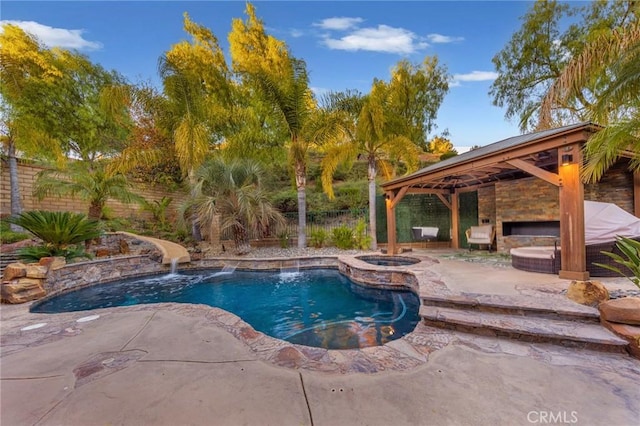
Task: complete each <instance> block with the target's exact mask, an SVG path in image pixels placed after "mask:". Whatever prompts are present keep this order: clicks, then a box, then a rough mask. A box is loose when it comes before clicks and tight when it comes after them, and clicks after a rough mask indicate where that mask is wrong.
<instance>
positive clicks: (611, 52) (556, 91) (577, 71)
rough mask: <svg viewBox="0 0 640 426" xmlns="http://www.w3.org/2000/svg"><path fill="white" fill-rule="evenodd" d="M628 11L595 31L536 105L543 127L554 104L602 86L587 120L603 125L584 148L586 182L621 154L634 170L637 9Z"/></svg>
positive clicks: (638, 164) (639, 127)
mask: <svg viewBox="0 0 640 426" xmlns="http://www.w3.org/2000/svg"><path fill="white" fill-rule="evenodd" d="M634 13H635V16H636V20H635V21H632V22H630V23H629V24H628V25H625V26H622V27H619V28H617V29H616V30H615V31H611V32H603V33H600V34H599V35H598V36H597V37H595V38H593V39H592V40H591V41H590V42H589V43H588V44H587V45H586V46H585V48H584V49H583V51H582V52H581V53H580V54H579V55H577V56H576V57H574V58H572V60H571V61H570V62H569V63H568V64H567V66H566V67H565V68H564V70H563V72H562V73H561V74H560V76H559V77H558V78H557V79H556V80H555V82H554V84H553V85H552V86H551V88H550V89H549V91H548V93H547V95H546V96H545V98H544V100H543V103H542V112H541V121H542V123H543V124H547V123H548V122H549V121H550V119H549V116H550V114H551V113H550V111H552V110H553V107H554V106H555V105H557V104H562V103H564V102H566V101H567V100H571V99H572V98H574V97H576V96H579V94H580V93H581V91H582V90H583V88H584V87H585V86H586V85H589V84H591V83H592V82H595V83H596V84H598V85H600V86H601V87H602V90H601V91H600V96H599V97H598V98H597V99H596V100H595V102H594V106H593V108H592V109H591V111H590V114H589V116H588V118H589V119H591V120H593V121H596V122H600V123H607V122H608V123H609V124H608V126H607V127H606V128H605V129H603V130H601V131H600V132H598V133H597V134H595V135H594V136H592V137H591V138H590V139H589V141H588V142H587V144H586V147H585V153H586V157H587V163H586V165H585V167H584V169H583V175H584V177H585V178H586V179H587V180H591V181H598V180H599V179H600V178H601V177H602V175H603V174H604V172H605V171H606V170H607V169H608V168H609V167H610V166H611V165H612V164H613V163H614V162H615V161H616V160H618V159H619V158H620V157H621V156H623V155H624V156H628V157H630V158H631V163H630V167H631V169H632V170H635V171H640V67H639V66H638V64H640V19H638V18H640V5H637V4H636V9H635V10H634ZM612 112H614V113H616V115H617V116H616V117H615V119H613V120H612V119H611V117H612Z"/></svg>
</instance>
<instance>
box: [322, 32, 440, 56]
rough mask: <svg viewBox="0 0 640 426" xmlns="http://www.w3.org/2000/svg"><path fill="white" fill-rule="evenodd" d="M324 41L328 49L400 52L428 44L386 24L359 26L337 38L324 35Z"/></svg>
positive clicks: (405, 52) (406, 51)
mask: <svg viewBox="0 0 640 426" xmlns="http://www.w3.org/2000/svg"><path fill="white" fill-rule="evenodd" d="M324 43H325V44H326V45H327V47H329V48H330V49H337V50H349V51H357V50H368V51H373V52H386V53H401V54H408V53H413V52H415V51H417V50H419V49H424V48H425V47H427V46H428V44H427V43H426V42H424V41H422V40H421V39H420V38H419V37H418V36H417V35H416V34H414V33H413V32H411V31H409V30H406V29H404V28H394V27H390V26H388V25H378V26H377V27H376V28H361V29H358V30H355V31H353V32H351V33H350V34H348V35H346V36H344V37H341V38H339V39H335V38H330V37H326V38H325V39H324Z"/></svg>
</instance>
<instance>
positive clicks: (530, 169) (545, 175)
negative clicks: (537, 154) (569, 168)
mask: <svg viewBox="0 0 640 426" xmlns="http://www.w3.org/2000/svg"><path fill="white" fill-rule="evenodd" d="M505 163H507V164H509V165H511V166H513V167H515V168H517V169H520V170H522V171H523V172H527V173H529V174H530V175H532V176H535V177H537V178H540V179H542V180H544V181H546V182H549V183H550V184H552V185H555V186H560V176H559V175H557V174H555V173H551V172H548V171H546V170H544V169H541V168H540V167H537V166H534V165H533V164H530V163H527V162H526V161H524V160H520V159H518V158H515V159H513V160H508V161H505Z"/></svg>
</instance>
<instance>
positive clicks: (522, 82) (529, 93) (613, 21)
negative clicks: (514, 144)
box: [489, 0, 637, 131]
mask: <svg viewBox="0 0 640 426" xmlns="http://www.w3.org/2000/svg"><path fill="white" fill-rule="evenodd" d="M636 3H637V2H634V1H628V0H614V1H606V0H599V1H594V2H589V3H585V4H580V3H578V4H575V5H574V4H570V3H561V2H559V1H549V0H541V1H537V2H535V3H534V4H533V6H532V8H531V9H530V10H529V11H528V12H527V13H526V15H525V16H524V17H523V18H522V21H523V23H522V27H521V28H520V29H519V30H518V31H517V32H516V33H514V34H513V36H512V37H511V40H510V41H509V42H508V43H507V45H506V46H505V47H504V48H503V49H502V50H501V51H500V52H498V53H497V54H496V55H495V56H494V57H493V59H492V61H493V63H494V66H495V69H496V71H497V72H498V74H499V75H498V78H497V79H496V80H495V81H494V83H493V84H492V86H491V89H490V92H489V93H490V95H491V96H493V104H494V105H496V106H499V107H506V113H505V116H506V118H507V119H512V118H517V119H518V121H519V125H520V129H521V130H522V131H527V130H534V129H538V128H541V127H540V120H539V113H540V106H541V102H542V99H543V97H544V95H545V93H546V92H547V91H548V90H549V88H550V86H551V85H552V84H553V82H554V81H555V80H556V79H557V78H558V77H559V76H560V74H561V73H562V71H563V69H564V68H565V66H566V64H567V63H568V62H569V61H570V60H571V58H573V57H575V56H577V55H579V54H580V52H581V51H582V50H583V49H584V47H585V45H586V44H587V43H588V42H589V41H590V40H591V39H593V38H596V37H598V35H599V34H601V33H607V32H611V31H612V30H613V29H615V28H617V27H620V26H624V25H626V24H628V23H629V22H632V21H635V20H636V19H637V18H636V17H635V12H633V8H634V4H636ZM569 21H573V23H571V24H570V25H567V22H569ZM585 83H587V84H585V85H583V87H582V88H581V90H580V92H576V93H575V96H573V97H571V98H566V99H564V100H563V102H562V103H560V102H558V103H556V104H555V105H554V108H553V109H552V110H551V115H550V116H549V119H548V120H547V121H546V122H545V123H543V124H544V126H550V127H555V126H560V125H565V124H568V123H571V122H576V121H584V120H585V119H587V117H588V116H589V114H590V111H591V110H592V109H593V105H594V101H595V100H596V99H598V97H599V96H600V92H601V90H602V87H603V86H602V83H603V80H600V81H599V82H598V83H597V84H596V82H594V81H591V82H585Z"/></svg>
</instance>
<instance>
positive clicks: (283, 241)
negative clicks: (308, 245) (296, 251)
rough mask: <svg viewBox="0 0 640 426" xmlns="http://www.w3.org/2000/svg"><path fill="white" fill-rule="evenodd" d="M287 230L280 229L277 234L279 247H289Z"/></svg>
mask: <svg viewBox="0 0 640 426" xmlns="http://www.w3.org/2000/svg"><path fill="white" fill-rule="evenodd" d="M289 238H290V235H289V231H282V232H280V233H279V234H278V240H280V247H281V248H287V247H289Z"/></svg>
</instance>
